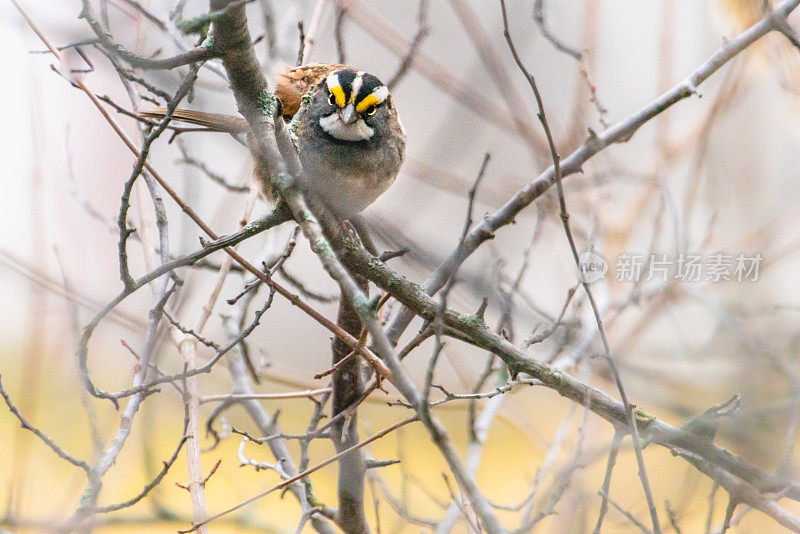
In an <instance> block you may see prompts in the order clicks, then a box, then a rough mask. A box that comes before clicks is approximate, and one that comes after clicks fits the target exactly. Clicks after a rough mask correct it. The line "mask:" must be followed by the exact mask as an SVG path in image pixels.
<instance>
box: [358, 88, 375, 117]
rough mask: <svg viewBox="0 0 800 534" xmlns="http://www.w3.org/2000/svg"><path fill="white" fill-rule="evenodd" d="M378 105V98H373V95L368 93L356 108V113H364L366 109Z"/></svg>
mask: <svg viewBox="0 0 800 534" xmlns="http://www.w3.org/2000/svg"><path fill="white" fill-rule="evenodd" d="M378 104H380V101H379V100H378V97H377V96H375V95H374V94H372V93H370V94H368V95H367V96H365V97H364V98H363V99H362V100H361V102H359V103H358V105H357V106H356V111H358V112H359V113H361V112H362V111H364V110H365V109H367V108H368V107H370V106H377V105H378Z"/></svg>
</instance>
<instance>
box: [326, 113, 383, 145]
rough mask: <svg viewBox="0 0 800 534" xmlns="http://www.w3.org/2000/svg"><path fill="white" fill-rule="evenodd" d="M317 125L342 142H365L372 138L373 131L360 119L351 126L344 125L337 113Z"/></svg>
mask: <svg viewBox="0 0 800 534" xmlns="http://www.w3.org/2000/svg"><path fill="white" fill-rule="evenodd" d="M319 125H320V126H322V129H323V130H325V131H326V132H327V133H328V134H330V135H332V136H333V137H335V138H336V139H340V140H342V141H365V140H367V139H369V138H370V137H372V135H373V134H374V133H375V130H373V129H372V128H370V127H369V126H368V125H367V123H366V122H364V119H362V118H360V117H359V119H358V120H357V121H356V122H354V123H353V124H345V123H344V121H342V119H341V117H339V113H338V112H334V113H331V114H330V115H328V116H327V117H322V118H321V119H320V120H319Z"/></svg>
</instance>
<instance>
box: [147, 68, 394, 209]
mask: <svg viewBox="0 0 800 534" xmlns="http://www.w3.org/2000/svg"><path fill="white" fill-rule="evenodd" d="M307 93H308V95H309V98H308V99H303V96H305V95H306V94H307ZM275 96H276V97H277V98H278V100H279V101H280V103H281V109H282V114H283V117H284V119H286V120H290V119H292V118H294V120H292V123H291V124H292V129H293V132H294V134H295V136H296V138H297V148H298V151H299V154H300V161H301V163H302V165H303V172H304V174H305V180H306V183H304V184H303V185H304V187H305V188H306V189H307V191H309V192H311V193H313V194H314V195H316V196H317V197H318V198H320V199H321V200H322V201H323V202H324V203H325V205H326V206H327V207H328V208H329V209H330V210H331V211H333V212H334V213H335V214H336V215H338V216H339V217H342V218H347V217H350V216H352V215H355V214H357V213H359V212H361V211H362V210H363V209H364V208H366V207H367V206H369V205H370V204H372V202H374V201H375V199H377V198H378V197H379V196H380V195H381V194H382V193H383V192H384V191H386V189H387V188H388V187H389V186H390V185H391V184H392V182H393V181H394V179H395V177H396V176H397V173H398V171H399V170H400V165H401V164H402V162H403V156H404V153H405V145H406V140H405V132H404V131H403V126H402V125H401V123H400V119H399V118H398V116H397V110H396V109H395V107H394V103H393V102H392V98H391V96H390V95H389V89H388V88H387V87H386V86H385V85H384V84H383V83H381V81H380V80H379V79H378V78H376V77H375V76H373V75H372V74H368V73H366V72H361V71H358V70H356V69H354V68H352V67H348V66H346V65H327V64H313V65H306V66H302V67H296V68H291V69H287V70H286V71H285V72H283V73H281V74H280V75H279V76H278V83H277V84H276V86H275ZM165 113H166V110H164V109H153V110H148V111H144V112H142V113H141V114H140V115H141V116H143V117H146V118H162V117H163V116H164V115H165ZM295 115H296V117H295ZM173 118H174V119H177V120H181V121H184V122H190V123H192V124H198V125H201V126H205V127H206V128H208V129H209V130H212V131H222V132H228V133H242V132H247V131H248V125H247V122H246V121H245V120H244V118H242V117H237V116H231V115H218V114H210V113H202V112H197V111H189V110H176V111H175V112H174V113H173ZM261 186H262V191H263V192H264V194H265V196H267V197H271V196H272V194H271V186H270V184H261Z"/></svg>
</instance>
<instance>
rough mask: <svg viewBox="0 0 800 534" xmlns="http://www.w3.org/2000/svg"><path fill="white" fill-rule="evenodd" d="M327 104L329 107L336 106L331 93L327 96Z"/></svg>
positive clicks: (334, 98)
mask: <svg viewBox="0 0 800 534" xmlns="http://www.w3.org/2000/svg"><path fill="white" fill-rule="evenodd" d="M328 104H330V105H331V106H335V105H336V97H335V96H333V93H331V94H330V95H328Z"/></svg>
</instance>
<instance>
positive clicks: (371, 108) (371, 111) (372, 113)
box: [364, 106, 378, 117]
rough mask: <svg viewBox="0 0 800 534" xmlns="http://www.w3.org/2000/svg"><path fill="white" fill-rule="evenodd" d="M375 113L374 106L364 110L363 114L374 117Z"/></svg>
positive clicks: (376, 109) (375, 108)
mask: <svg viewBox="0 0 800 534" xmlns="http://www.w3.org/2000/svg"><path fill="white" fill-rule="evenodd" d="M376 111H378V108H377V107H376V106H370V107H368V108H367V109H365V110H364V113H366V114H367V115H369V116H370V117H371V116H372V115H375V112H376Z"/></svg>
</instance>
